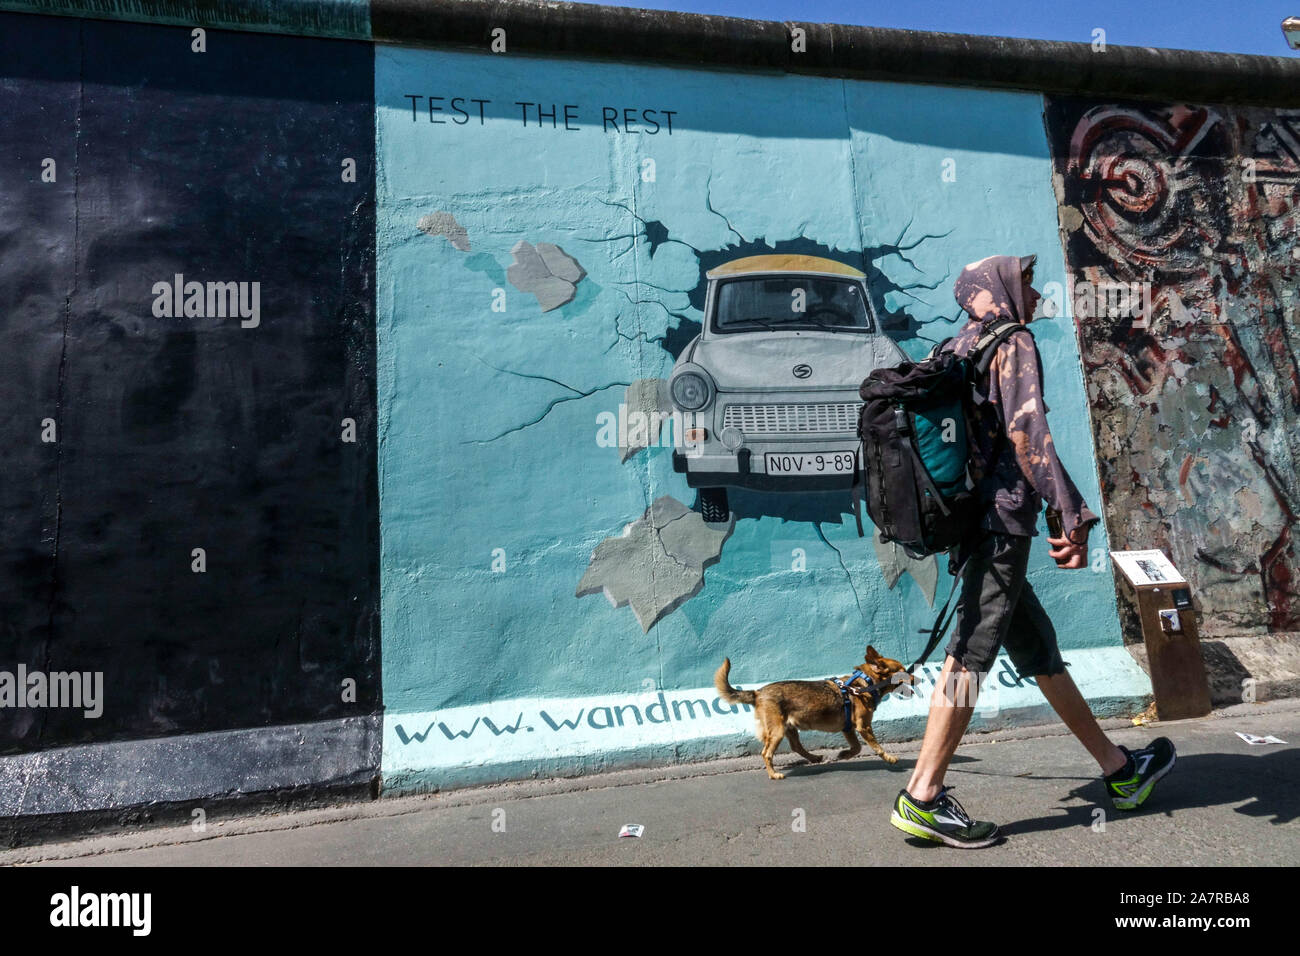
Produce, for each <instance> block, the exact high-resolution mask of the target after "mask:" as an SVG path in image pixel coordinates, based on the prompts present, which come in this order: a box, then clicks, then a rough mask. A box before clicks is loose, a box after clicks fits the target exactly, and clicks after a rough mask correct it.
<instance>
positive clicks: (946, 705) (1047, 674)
mask: <svg viewBox="0 0 1300 956" xmlns="http://www.w3.org/2000/svg"><path fill="white" fill-rule="evenodd" d="M1035 259H1036V257H1035V256H1024V257H1016V256H990V257H989V258H987V259H981V260H980V261H979V262H972V263H971V264H970V265H968V266H966V268H965V269H963V270H962V272H961V275H959V276H958V277H957V282H956V285H955V286H954V289H953V292H954V295H955V296H956V299H957V304H958V305H960V306H961V307H962V309H963V310H964V311H965V312H966V314H967V318H968V321H967V323H966V325H965V326H963V327H962V329H961V330H960V331H959V332H958V333H957V335H956V336H955V337H954V338H953V339H952V340H950V341H949V342H948V343H946V345H945V346H944V348H945V349H946V350H951V351H953V352H956V354H958V355H966V354H968V353H969V351H970V349H971V347H972V346H973V345H974V343H975V342H976V341H977V340H978V339H979V337H980V335H981V334H982V333H983V332H985V331H986V330H987V327H988V326H989V324H991V323H995V322H1001V321H1006V320H1010V321H1012V322H1019V323H1020V324H1022V325H1028V324H1029V322H1030V321H1031V320H1032V319H1033V315H1034V309H1035V307H1036V306H1037V305H1038V302H1039V300H1040V299H1041V298H1042V297H1041V296H1040V295H1039V293H1038V292H1036V291H1035V290H1034V289H1033V287H1032V282H1033V277H1034V275H1033V274H1034V261H1035ZM977 385H978V387H979V388H980V390H981V391H982V392H983V394H984V395H985V396H986V397H987V399H988V401H987V402H986V403H984V404H982V405H980V406H979V412H978V421H976V422H974V423H973V425H974V440H975V449H974V464H975V468H974V471H975V472H976V476H977V478H978V480H979V490H980V497H981V502H982V506H983V517H982V520H981V522H980V526H979V529H978V530H977V531H976V532H975V533H974V534H973V535H972V536H971V537H969V538H968V539H967V540H966V541H963V542H962V544H961V545H960V546H959V548H958V554H957V560H956V564H958V565H960V564H962V563H963V562H965V569H964V572H963V574H962V579H961V597H960V598H959V599H958V604H957V616H956V627H955V631H954V634H953V636H952V640H951V641H950V643H949V644H948V648H947V651H946V654H947V658H946V659H945V661H944V666H943V671H942V673H941V674H940V677H939V686H938V687H936V688H935V692H934V697H933V699H932V700H931V703H930V715H929V719H928V721H927V722H926V727H925V739H924V741H923V742H922V744H921V753H920V755H919V756H918V757H917V761H916V767H915V769H914V770H913V771H912V779H911V780H910V781H909V782H908V785H907V787H906V789H904V790H902V791H900V792H899V794H898V798H897V799H896V800H895V801H894V811H893V815H892V817H891V820H890V822H892V823H893V825H894V826H896V827H898V828H899V829H900V830H903V831H905V832H907V833H910V834H912V835H913V836H919V837H922V838H924V839H928V840H936V841H939V842H942V843H946V844H948V845H949V846H956V847H982V846H988V845H990V844H991V843H994V842H996V841H997V839H998V828H997V825H996V824H994V823H989V822H986V821H976V820H972V819H971V818H970V817H969V816H968V815H967V814H966V812H965V810H963V809H962V807H961V805H960V804H958V803H957V801H956V800H954V799H953V798H952V797H951V796H949V795H948V791H949V790H951V789H952V788H951V787H945V786H944V785H943V778H944V774H945V772H946V771H947V769H948V763H949V761H950V760H951V759H952V757H953V754H954V753H956V750H957V745H958V744H959V743H960V742H961V737H962V734H963V733H964V732H965V730H966V726H967V725H968V724H969V723H970V718H971V714H972V713H973V712H974V710H975V699H976V697H977V695H978V693H979V686H980V683H981V682H982V679H983V677H984V675H986V674H987V673H988V671H989V668H990V667H991V666H992V665H993V661H994V659H995V658H996V657H997V653H998V650H999V648H1001V647H1003V646H1005V647H1006V649H1007V656H1008V657H1010V658H1011V662H1012V663H1013V664H1014V665H1015V667H1016V670H1017V671H1018V672H1019V675H1020V677H1021V678H1030V677H1032V678H1034V680H1035V682H1036V683H1037V685H1038V688H1039V690H1041V691H1042V692H1043V696H1044V697H1046V698H1047V701H1048V703H1049V704H1051V705H1052V709H1053V710H1055V711H1056V713H1057V716H1059V717H1060V718H1061V720H1062V721H1063V722H1064V723H1065V725H1066V727H1068V728H1069V729H1070V731H1071V732H1072V733H1073V734H1074V735H1075V737H1077V738H1078V739H1079V742H1080V743H1082V744H1083V746H1084V747H1085V748H1087V750H1088V752H1089V753H1090V754H1092V756H1093V758H1094V759H1095V760H1096V761H1097V764H1098V766H1100V768H1101V772H1102V774H1103V777H1104V781H1105V785H1106V789H1107V792H1108V793H1109V794H1110V797H1111V801H1112V803H1113V804H1114V806H1115V807H1116V808H1117V809H1121V810H1133V809H1136V808H1137V807H1138V806H1139V805H1140V804H1141V803H1142V802H1143V801H1144V800H1145V799H1146V798H1147V796H1149V795H1150V793H1151V790H1152V788H1153V787H1154V786H1155V784H1156V781H1158V780H1159V779H1160V778H1161V777H1163V776H1164V775H1165V774H1166V773H1168V772H1169V770H1170V769H1171V768H1172V767H1173V765H1174V760H1175V756H1176V755H1175V752H1174V746H1173V744H1172V743H1170V741H1169V740H1168V739H1166V738H1164V737H1161V738H1159V739H1158V740H1156V741H1154V742H1153V743H1151V744H1150V745H1149V746H1147V747H1145V748H1143V749H1142V750H1136V751H1131V752H1130V751H1129V750H1128V749H1127V748H1125V747H1122V746H1116V745H1115V744H1114V743H1112V742H1111V740H1110V739H1109V738H1108V737H1107V736H1106V735H1105V734H1104V733H1103V732H1102V730H1101V727H1100V726H1098V724H1097V720H1096V718H1094V717H1093V715H1092V711H1091V710H1089V709H1088V705H1087V703H1086V702H1085V701H1084V699H1083V695H1082V694H1080V693H1079V689H1078V688H1077V687H1076V686H1075V684H1074V681H1073V680H1071V678H1070V675H1069V674H1067V673H1066V672H1065V665H1064V663H1063V662H1062V660H1061V652H1060V650H1059V649H1058V647H1057V643H1056V631H1055V629H1054V628H1053V627H1052V622H1051V620H1050V619H1049V618H1048V616H1047V612H1046V611H1044V610H1043V606H1042V605H1041V604H1040V603H1039V601H1038V596H1037V595H1036V594H1035V593H1034V589H1033V587H1032V586H1030V584H1029V582H1028V581H1027V580H1025V571H1026V568H1027V566H1028V562H1029V549H1030V544H1031V543H1032V540H1033V538H1034V537H1035V536H1036V535H1037V533H1038V530H1037V524H1038V512H1039V511H1040V509H1041V508H1042V504H1043V501H1044V500H1046V501H1047V503H1048V504H1049V505H1050V506H1051V507H1052V508H1054V509H1055V510H1056V511H1058V512H1060V514H1061V520H1062V528H1063V530H1062V537H1060V538H1052V537H1049V538H1048V539H1047V542H1048V544H1049V545H1051V548H1049V550H1048V554H1049V555H1051V557H1052V559H1053V560H1055V561H1056V564H1057V567H1060V568H1066V569H1075V568H1082V567H1085V566H1086V565H1087V559H1088V533H1089V531H1090V530H1091V528H1092V526H1093V525H1094V524H1096V523H1097V522H1098V521H1099V520H1100V519H1098V517H1097V516H1096V515H1095V514H1093V513H1092V511H1090V510H1089V509H1088V506H1087V504H1085V503H1084V500H1083V496H1082V495H1080V494H1079V489H1078V488H1076V487H1075V484H1074V482H1073V481H1072V480H1071V479H1070V476H1069V475H1068V474H1067V473H1066V471H1065V467H1064V466H1063V465H1062V464H1061V460H1060V459H1059V458H1058V457H1057V454H1056V448H1055V445H1054V443H1053V442H1052V434H1051V431H1050V430H1049V429H1048V427H1047V414H1046V413H1047V406H1046V404H1044V401H1043V381H1042V364H1041V361H1040V359H1039V355H1038V348H1037V346H1036V345H1035V344H1034V337H1033V335H1031V334H1028V330H1027V329H1026V330H1025V333H1024V334H1022V333H1021V331H1020V330H1017V331H1015V332H1012V333H1011V334H1010V335H1009V336H1008V337H1007V338H1006V339H1005V340H1003V342H1002V343H1001V344H1000V345H999V346H998V348H997V351H996V353H995V354H994V357H993V360H992V362H991V364H990V365H989V372H988V381H987V383H982V382H981V383H977Z"/></svg>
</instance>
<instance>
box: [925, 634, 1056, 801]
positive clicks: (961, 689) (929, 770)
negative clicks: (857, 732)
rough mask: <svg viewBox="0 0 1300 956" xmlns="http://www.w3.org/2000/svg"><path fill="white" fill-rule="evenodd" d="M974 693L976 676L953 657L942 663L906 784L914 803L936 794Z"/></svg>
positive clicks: (963, 728) (966, 721)
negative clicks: (919, 751) (915, 800)
mask: <svg viewBox="0 0 1300 956" xmlns="http://www.w3.org/2000/svg"><path fill="white" fill-rule="evenodd" d="M978 693H979V680H978V675H976V674H975V673H973V672H971V671H968V670H966V668H965V667H962V666H961V665H960V664H958V663H957V661H956V659H955V658H953V657H949V658H948V659H947V660H945V661H944V662H943V671H942V672H940V674H939V685H938V686H937V687H935V689H934V696H933V697H931V698H930V716H929V717H928V718H926V722H925V739H924V740H922V741H921V753H920V755H919V756H918V757H917V758H916V767H915V768H914V769H913V770H912V779H911V780H910V781H909V782H908V784H907V792H908V793H910V794H911V795H912V796H913V797H915V798H916V799H917V800H920V801H922V802H925V803H928V802H929V801H931V800H933V799H934V798H935V797H937V796H938V795H939V789H940V788H941V787H942V786H943V776H944V774H945V773H947V771H948V762H949V761H950V760H952V755H953V754H955V753H956V752H957V745H958V744H960V743H961V737H962V734H964V733H965V732H966V727H967V725H968V724H969V723H970V718H971V714H973V713H974V712H975V697H976V695H977V694H978ZM1076 693H1077V691H1076Z"/></svg>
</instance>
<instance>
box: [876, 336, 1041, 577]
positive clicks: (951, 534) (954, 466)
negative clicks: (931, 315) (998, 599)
mask: <svg viewBox="0 0 1300 956" xmlns="http://www.w3.org/2000/svg"><path fill="white" fill-rule="evenodd" d="M1022 330H1023V331H1026V332H1027V331H1029V330H1028V328H1027V327H1026V326H1024V325H1021V324H1020V323H1019V322H1012V321H1010V320H1002V321H1000V322H995V323H993V324H991V325H989V326H988V327H987V328H986V330H985V331H984V333H983V334H982V335H980V337H979V339H977V340H976V342H975V344H974V346H973V347H972V348H971V350H970V353H969V354H968V355H966V356H964V357H958V356H957V355H955V354H954V353H952V352H945V351H943V346H944V345H945V344H946V343H947V342H949V341H951V340H950V339H944V341H943V342H940V343H939V344H938V345H936V346H935V347H934V348H933V349H931V350H930V354H929V355H927V356H926V357H925V358H924V359H922V360H921V361H919V362H915V363H913V362H902V363H900V364H899V365H896V366H894V367H892V368H879V369H876V370H875V371H874V372H872V373H871V375H869V376H868V377H867V379H866V380H865V381H864V382H863V383H862V387H861V388H860V389H859V394H860V395H861V396H862V401H863V405H862V410H861V412H860V413H859V416H858V438H859V439H860V440H861V442H862V447H861V449H860V451H859V456H858V464H859V472H858V473H857V474H855V475H854V482H853V514H854V518H855V519H856V520H857V525H858V536H859V537H863V536H864V534H863V530H862V510H861V507H860V504H859V501H860V498H861V496H862V494H863V491H864V490H865V496H866V500H867V513H868V514H869V515H870V516H871V520H872V521H873V522H874V523H875V525H876V527H877V528H878V529H879V531H880V536H881V539H882V540H884V541H896V542H897V543H898V545H899V546H900V547H901V548H902V549H903V550H904V551H905V552H906V553H907V554H909V555H910V556H912V557H914V558H924V557H926V556H928V555H931V554H937V553H940V552H943V551H948V550H950V549H951V548H953V547H955V546H956V545H957V544H958V543H959V542H961V540H962V539H963V538H965V537H966V535H967V534H968V533H969V532H970V531H972V530H973V529H974V528H975V526H976V525H977V524H978V522H979V520H980V518H981V516H982V513H983V512H982V509H981V502H980V499H979V492H978V490H977V489H976V487H975V483H974V480H973V477H972V475H971V469H970V464H971V460H970V459H971V451H972V442H971V438H970V435H971V434H972V433H973V432H972V429H973V427H974V423H975V421H976V417H975V415H976V408H977V406H978V405H981V404H983V403H984V402H985V401H987V397H986V395H985V394H984V393H983V392H981V391H980V389H981V386H984V387H985V388H987V386H985V385H984V382H985V377H986V376H987V374H988V369H989V365H990V363H992V361H993V356H994V354H995V353H996V352H997V347H998V345H1000V344H1001V343H1002V342H1003V341H1005V340H1006V339H1007V338H1008V337H1009V336H1010V335H1012V334H1013V333H1014V332H1019V331H1022ZM1030 334H1031V335H1032V334H1033V333H1030ZM1000 450H1001V438H999V444H998V446H997V448H995V450H994V454H993V462H989V463H988V464H989V466H990V467H991V466H992V464H993V463H994V462H996V461H997V456H998V454H999V452H1000Z"/></svg>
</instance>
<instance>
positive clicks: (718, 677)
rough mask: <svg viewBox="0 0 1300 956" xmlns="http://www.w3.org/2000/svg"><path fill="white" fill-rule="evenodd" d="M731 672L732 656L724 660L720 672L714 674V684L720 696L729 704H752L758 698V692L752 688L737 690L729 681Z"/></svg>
mask: <svg viewBox="0 0 1300 956" xmlns="http://www.w3.org/2000/svg"><path fill="white" fill-rule="evenodd" d="M730 674H731V658H730V657H728V658H726V659H724V660H723V662H722V666H721V667H719V668H718V672H717V673H716V674H714V675H713V686H714V688H715V689H716V690H717V692H718V696H719V697H721V698H722V699H723V700H725V701H726V702H727V703H728V704H752V703H754V701H755V700H757V699H758V694H756V693H754V692H753V691H752V690H736V688H734V687H732V686H731V684H729V683H728V682H727V677H728V675H730Z"/></svg>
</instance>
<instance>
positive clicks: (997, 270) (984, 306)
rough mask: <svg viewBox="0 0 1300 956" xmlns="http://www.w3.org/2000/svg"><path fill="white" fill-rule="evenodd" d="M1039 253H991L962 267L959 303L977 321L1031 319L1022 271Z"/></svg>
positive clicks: (955, 292) (955, 290)
mask: <svg viewBox="0 0 1300 956" xmlns="http://www.w3.org/2000/svg"><path fill="white" fill-rule="evenodd" d="M1037 258H1038V257H1037V256H989V257H988V258H987V259H981V260H979V261H978V262H972V263H971V264H970V265H968V266H966V268H964V269H962V271H961V275H959V276H957V281H956V283H954V285H953V297H954V298H955V299H956V300H957V304H958V305H959V306H961V307H962V309H963V310H964V311H965V312H966V314H967V315H969V316H970V317H971V318H973V319H975V320H976V321H977V322H989V321H992V320H994V319H1010V320H1011V321H1012V322H1022V321H1024V322H1027V321H1029V320H1030V319H1031V318H1033V316H1032V315H1029V314H1027V310H1026V308H1025V300H1024V295H1023V288H1022V286H1021V281H1020V276H1021V274H1022V273H1023V272H1024V271H1025V270H1026V269H1028V268H1030V267H1031V266H1033V264H1034V262H1035V260H1037Z"/></svg>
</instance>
